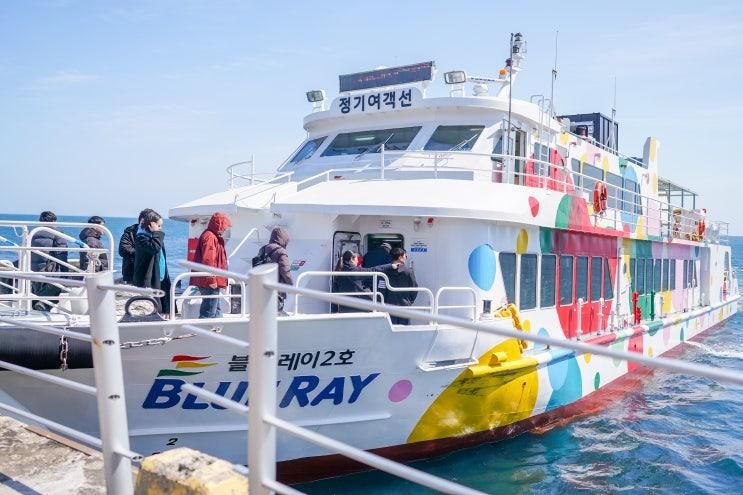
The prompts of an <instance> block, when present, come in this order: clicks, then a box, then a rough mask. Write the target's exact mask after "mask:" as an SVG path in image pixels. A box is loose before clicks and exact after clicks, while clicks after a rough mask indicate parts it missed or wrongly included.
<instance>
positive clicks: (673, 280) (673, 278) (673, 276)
mask: <svg viewBox="0 0 743 495" xmlns="http://www.w3.org/2000/svg"><path fill="white" fill-rule="evenodd" d="M670 277H671V290H675V289H676V260H671V275H670Z"/></svg>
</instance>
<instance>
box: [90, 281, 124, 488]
mask: <svg viewBox="0 0 743 495" xmlns="http://www.w3.org/2000/svg"><path fill="white" fill-rule="evenodd" d="M113 283H114V277H113V272H99V273H95V274H91V275H90V276H89V278H88V279H87V280H86V285H87V289H88V304H89V307H90V335H91V337H92V338H93V344H92V345H91V349H92V353H93V372H94V374H95V384H96V389H97V390H98V393H97V394H96V399H97V402H98V422H99V425H100V430H101V441H102V443H103V468H104V474H105V476H106V492H107V493H110V494H114V495H118V494H126V495H129V494H131V493H132V492H133V490H134V486H133V483H132V463H131V460H130V459H129V458H127V457H124V456H123V455H121V454H119V453H118V452H128V451H129V431H128V426H127V420H126V402H125V401H124V375H123V370H122V363H121V348H120V342H119V327H118V326H117V324H116V296H115V293H114V292H113V291H109V290H104V289H99V288H98V285H99V284H100V285H112V284H113Z"/></svg>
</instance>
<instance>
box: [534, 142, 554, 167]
mask: <svg viewBox="0 0 743 495" xmlns="http://www.w3.org/2000/svg"><path fill="white" fill-rule="evenodd" d="M534 159H535V160H542V161H544V162H548V161H550V149H549V147H547V146H545V145H543V144H539V143H534Z"/></svg>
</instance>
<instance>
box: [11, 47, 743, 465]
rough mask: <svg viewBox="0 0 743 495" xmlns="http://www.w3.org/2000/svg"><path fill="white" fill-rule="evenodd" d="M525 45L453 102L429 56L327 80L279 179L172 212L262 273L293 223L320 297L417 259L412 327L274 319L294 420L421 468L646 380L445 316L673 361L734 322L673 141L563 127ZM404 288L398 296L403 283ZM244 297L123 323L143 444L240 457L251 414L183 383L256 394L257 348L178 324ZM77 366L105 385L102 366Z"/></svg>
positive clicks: (711, 230) (227, 328) (715, 240)
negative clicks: (524, 89) (536, 86)
mask: <svg viewBox="0 0 743 495" xmlns="http://www.w3.org/2000/svg"><path fill="white" fill-rule="evenodd" d="M514 43H515V44H514V47H513V50H512V52H513V53H514V56H513V57H512V58H511V59H509V62H508V63H507V64H506V66H505V67H504V68H503V69H502V70H501V71H500V72H499V75H498V76H497V77H492V78H486V77H472V76H469V75H467V74H466V73H465V72H463V71H451V72H448V73H446V74H445V77H444V79H445V82H446V84H447V87H448V90H449V95H448V96H429V93H431V92H432V91H433V90H432V86H431V82H432V81H433V79H434V75H435V71H436V67H435V64H434V63H432V62H428V63H422V64H415V65H411V66H405V67H398V68H393V69H380V70H376V71H371V72H366V73H359V74H351V75H347V76H341V79H340V81H341V92H340V94H339V95H338V96H337V97H336V98H334V99H333V100H332V101H331V102H330V103H329V105H327V107H326V105H325V103H326V102H325V93H324V92H322V91H312V92H309V93H308V99H309V100H310V101H312V102H313V106H314V108H313V111H312V113H310V114H309V115H308V116H307V117H305V119H304V128H305V130H306V131H307V137H306V139H305V140H304V141H303V142H302V143H301V144H300V146H299V147H297V149H296V150H295V151H294V152H293V153H292V154H291V155H290V156H289V158H288V159H287V160H286V161H285V162H284V163H283V164H282V165H281V166H280V167H278V170H277V171H276V173H275V174H272V175H271V176H270V177H268V178H261V177H259V176H258V175H256V174H254V173H247V174H246V173H242V172H240V171H239V169H240V167H241V166H242V165H241V166H233V167H231V168H230V169H229V174H230V187H229V188H228V189H227V190H225V191H222V192H217V193H214V194H211V195H209V196H206V197H203V198H200V199H196V200H194V201H191V202H188V203H186V204H183V205H180V206H178V207H175V208H173V209H172V210H171V211H170V217H171V218H174V219H178V220H183V221H187V222H189V223H190V237H191V239H190V240H189V248H190V250H191V249H193V248H195V242H196V240H197V238H198V236H199V234H200V233H201V232H202V231H203V229H204V228H205V226H206V223H207V222H208V219H209V217H210V216H211V214H212V213H214V212H217V211H221V212H224V213H226V214H228V215H229V217H230V218H231V220H232V225H233V226H232V229H231V231H230V232H229V235H228V241H227V252H228V255H229V264H230V269H231V270H233V271H238V272H247V271H248V269H249V267H250V264H251V259H252V258H253V256H255V255H256V252H257V251H258V248H259V247H260V246H261V245H263V244H265V243H266V242H267V240H268V236H269V234H270V231H271V229H272V228H273V227H275V226H283V227H286V228H287V229H288V230H289V231H290V233H291V241H290V243H289V246H288V251H289V254H290V257H291V260H292V270H293V274H294V278H295V284H296V285H299V286H303V287H310V288H314V289H318V290H324V291H330V290H331V287H332V278H333V277H337V276H342V274H339V273H337V272H334V268H335V267H336V266H337V264H338V259H339V257H340V256H341V255H342V253H343V252H344V251H346V250H351V251H356V252H359V253H361V254H362V255H364V254H366V253H367V252H369V251H370V250H372V249H374V248H375V247H377V246H379V245H380V244H381V243H382V242H388V243H390V244H392V245H393V246H400V247H404V248H405V249H406V250H407V251H408V257H409V264H410V265H411V266H412V267H413V268H414V270H415V274H416V278H417V280H418V284H419V288H418V289H417V292H418V295H417V298H416V302H415V305H414V306H413V309H416V310H417V311H419V315H420V316H419V318H418V319H416V320H413V321H412V322H411V324H410V325H393V324H392V322H391V320H390V318H389V317H388V315H387V314H385V313H379V312H369V313H364V312H357V313H334V312H333V311H332V307H331V306H330V305H329V304H327V303H322V302H318V301H314V300H310V299H308V298H297V297H292V298H290V299H289V300H288V301H287V305H286V308H285V309H286V310H287V315H285V316H281V317H280V318H279V349H280V356H279V363H278V366H279V380H278V384H277V393H278V397H279V413H280V415H281V416H282V417H283V418H286V419H289V420H291V421H293V422H296V423H299V424H301V425H303V426H306V427H310V428H312V429H315V430H316V431H319V432H322V433H323V434H326V435H328V436H331V437H334V438H338V439H341V440H343V441H345V442H348V443H350V444H352V445H355V446H357V447H360V448H364V449H368V450H374V451H377V452H381V453H383V454H385V455H389V456H392V457H397V458H401V459H412V458H417V457H425V456H428V455H432V454H434V453H437V452H444V451H447V450H451V449H453V448H458V447H462V446H466V445H472V444H475V443H478V442H482V441H492V440H496V439H499V438H505V437H508V436H512V435H515V434H518V433H520V432H523V431H526V430H528V429H530V428H532V427H534V426H538V425H543V424H545V423H548V422H550V421H553V420H554V419H556V418H558V417H562V416H570V415H574V414H578V413H581V412H584V411H585V410H586V407H587V406H586V404H587V403H588V402H590V401H593V400H594V399H596V398H597V397H600V396H601V395H602V394H605V393H607V392H608V391H610V390H612V387H617V386H618V385H619V384H621V383H622V381H623V380H627V379H628V377H630V376H632V375H634V374H636V372H638V371H639V370H637V369H636V368H637V366H636V365H635V364H633V363H626V362H623V361H619V360H612V359H609V358H602V357H598V356H591V355H589V354H576V353H575V352H574V351H569V350H562V349H559V348H547V347H544V346H535V345H533V344H529V343H527V342H525V341H521V340H518V339H503V338H499V337H496V336H494V335H491V334H483V333H480V332H469V331H463V330H461V329H458V328H456V327H454V326H447V325H440V324H434V323H431V322H430V320H429V319H427V315H430V314H441V313H445V314H451V315H455V316H459V317H463V318H467V319H470V320H477V321H480V322H492V323H493V324H498V325H503V324H507V325H513V326H514V327H515V328H518V329H519V330H521V331H523V332H527V333H529V332H531V333H537V334H543V335H548V336H551V337H555V338H561V339H581V340H584V341H586V342H591V343H594V344H599V345H606V346H611V347H612V348H615V349H621V350H626V351H630V352H638V353H643V354H645V355H650V356H658V355H662V354H666V353H669V352H672V351H674V350H678V348H679V346H680V345H681V344H682V343H683V342H684V341H685V340H688V339H691V338H695V337H697V336H699V335H700V334H702V333H703V332H705V331H707V330H709V329H710V328H712V327H713V326H715V325H717V324H719V323H721V322H723V321H724V320H726V319H727V318H729V317H730V316H732V315H733V314H734V313H735V311H736V309H737V301H738V299H739V297H740V296H739V292H738V282H737V279H736V277H735V274H734V272H733V271H732V270H731V266H730V248H729V246H728V245H727V244H726V241H725V240H726V235H727V226H726V224H723V223H716V222H713V221H711V220H710V219H709V218H707V216H706V212H705V211H704V210H701V209H698V208H697V205H696V194H695V193H694V192H693V191H691V190H689V189H686V188H682V187H679V186H677V185H675V184H674V183H673V182H671V181H669V180H667V179H663V178H661V176H660V175H659V166H658V163H659V156H660V144H659V142H658V140H657V139H655V138H648V139H647V141H646V142H645V144H644V148H643V150H642V154H641V155H642V156H639V157H628V156H624V155H622V154H620V153H619V152H618V137H619V126H618V124H617V123H616V122H615V121H614V120H613V119H609V118H607V117H605V116H603V115H601V114H598V113H593V114H574V115H570V116H562V117H557V116H555V115H554V111H553V108H552V105H551V104H550V102H549V101H548V100H547V99H545V98H543V97H541V98H537V99H533V101H524V100H519V99H516V98H515V97H514V98H512V97H511V94H510V93H511V87H512V86H513V81H514V80H515V79H516V77H515V76H516V75H517V73H518V70H519V69H520V65H521V63H522V60H523V57H524V53H525V50H524V48H525V46H524V44H523V42H522V40H521V39H520V38H519V39H516V41H515V42H514ZM516 43H518V45H516ZM251 165H252V163H249V164H246V167H249V166H251ZM677 197H678V198H680V199H681V202H677V201H676V199H677ZM369 277H370V278H372V277H382V278H383V277H384V276H383V275H371V274H370V275H369ZM174 285H175V284H174ZM369 286H370V287H371V291H372V294H370V298H375V299H376V298H377V297H380V298H383V294H380V295H379V296H378V295H377V294H376V293H377V292H378V291H377V287H378V284H377V282H376V280H375V281H374V282H370V284H369ZM387 290H395V288H394V287H392V286H390V284H389V280H387ZM246 293H247V287H246V286H245V284H242V283H235V284H233V285H232V286H231V288H230V291H229V294H228V295H227V296H225V311H226V312H229V314H226V315H225V317H223V318H220V319H217V320H213V321H204V320H197V319H192V318H190V316H191V315H193V312H192V311H190V310H189V309H188V308H189V307H190V306H192V305H193V304H194V302H195V301H197V299H196V296H194V295H193V292H192V291H189V290H187V291H186V292H185V293H184V295H183V296H180V297H179V298H178V299H179V300H180V301H181V302H182V305H181V307H182V311H181V316H178V315H175V314H173V316H174V318H173V319H172V320H171V321H169V322H165V321H154V322H150V323H147V324H136V325H135V324H128V323H122V324H121V328H122V338H123V339H124V340H126V341H128V342H129V345H126V344H125V346H126V349H125V350H124V351H123V353H122V354H123V359H124V373H125V377H126V380H127V383H128V388H127V399H128V402H129V404H128V413H129V419H130V426H131V428H132V430H133V432H132V445H133V448H135V449H138V450H139V451H142V452H145V453H148V452H151V451H159V450H163V449H166V448H170V447H172V446H181V445H189V446H194V447H196V448H199V449H202V450H205V451H208V452H212V453H215V454H217V455H219V456H222V457H227V458H229V459H231V460H233V461H235V462H245V452H244V441H245V431H244V430H245V427H244V424H243V422H242V421H241V420H240V418H236V417H233V416H231V415H229V414H228V413H227V412H226V411H224V410H223V409H222V408H221V407H220V406H218V405H215V404H210V403H207V402H203V401H201V400H199V399H197V397H196V396H194V395H192V394H188V393H186V392H184V391H182V390H181V387H182V386H183V385H184V384H185V383H194V384H196V385H197V386H199V387H204V388H205V389H208V390H210V391H213V392H216V393H218V394H219V395H222V396H224V397H227V398H231V399H233V400H237V401H240V400H244V399H245V398H247V394H246V392H247V389H248V386H249V382H248V379H247V377H246V370H247V357H246V353H241V352H239V351H236V350H235V349H232V348H230V347H229V346H227V345H224V346H221V345H220V344H217V343H212V342H205V341H204V340H203V339H200V338H199V337H198V336H197V335H194V334H189V333H188V332H187V331H183V330H179V325H181V324H183V323H190V324H196V325H209V326H210V327H216V328H219V329H220V331H221V332H222V333H224V334H226V335H233V336H244V328H245V325H246V324H248V325H249V324H250V323H249V322H250V316H249V314H247V312H246V308H245V304H244V301H245V297H246ZM509 305H510V306H509ZM52 372H54V373H57V371H52ZM65 373H67V374H68V375H75V376H76V377H77V378H78V379H80V380H82V381H85V380H90V379H91V378H92V377H91V376H90V373H89V370H86V369H70V370H67V371H65ZM0 380H2V381H3V390H4V391H5V393H6V394H7V397H9V398H11V399H12V400H14V401H17V402H18V403H20V404H22V405H23V406H25V407H28V408H33V407H36V406H37V404H36V403H35V402H34V401H33V400H30V399H29V397H28V394H27V393H26V392H24V391H23V387H22V383H21V381H16V380H15V379H14V378H13V377H5V376H0ZM66 393H67V394H69V392H66ZM63 402H64V403H66V404H71V403H70V402H69V401H63ZM70 408H71V409H69V410H63V409H64V408H60V413H59V414H60V416H64V419H66V420H68V421H72V422H74V423H75V424H76V425H78V426H81V427H83V428H82V429H85V424H86V423H85V422H86V419H87V420H90V418H86V417H85V414H84V411H80V410H79V409H75V408H74V407H73V406H72V405H70ZM73 411H74V413H73ZM237 433H240V434H237ZM278 455H279V459H280V460H282V461H283V467H284V473H285V475H287V476H288V477H290V478H293V479H301V478H309V477H316V476H319V475H322V474H329V473H333V472H336V473H337V472H339V471H342V470H343V469H344V466H343V464H341V463H338V462H335V460H334V462H329V461H330V460H329V459H328V458H327V457H326V453H325V452H324V451H323V450H322V449H320V448H315V447H311V446H308V445H306V444H302V443H300V442H297V441H294V440H292V439H289V438H280V439H279V454H278Z"/></svg>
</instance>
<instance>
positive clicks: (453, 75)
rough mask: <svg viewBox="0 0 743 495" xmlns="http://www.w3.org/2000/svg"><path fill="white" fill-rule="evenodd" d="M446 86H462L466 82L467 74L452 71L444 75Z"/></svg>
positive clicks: (460, 71)
mask: <svg viewBox="0 0 743 495" xmlns="http://www.w3.org/2000/svg"><path fill="white" fill-rule="evenodd" d="M444 81H445V82H446V84H464V83H465V82H467V74H466V73H465V72H464V71H463V70H453V71H451V72H446V73H444Z"/></svg>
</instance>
